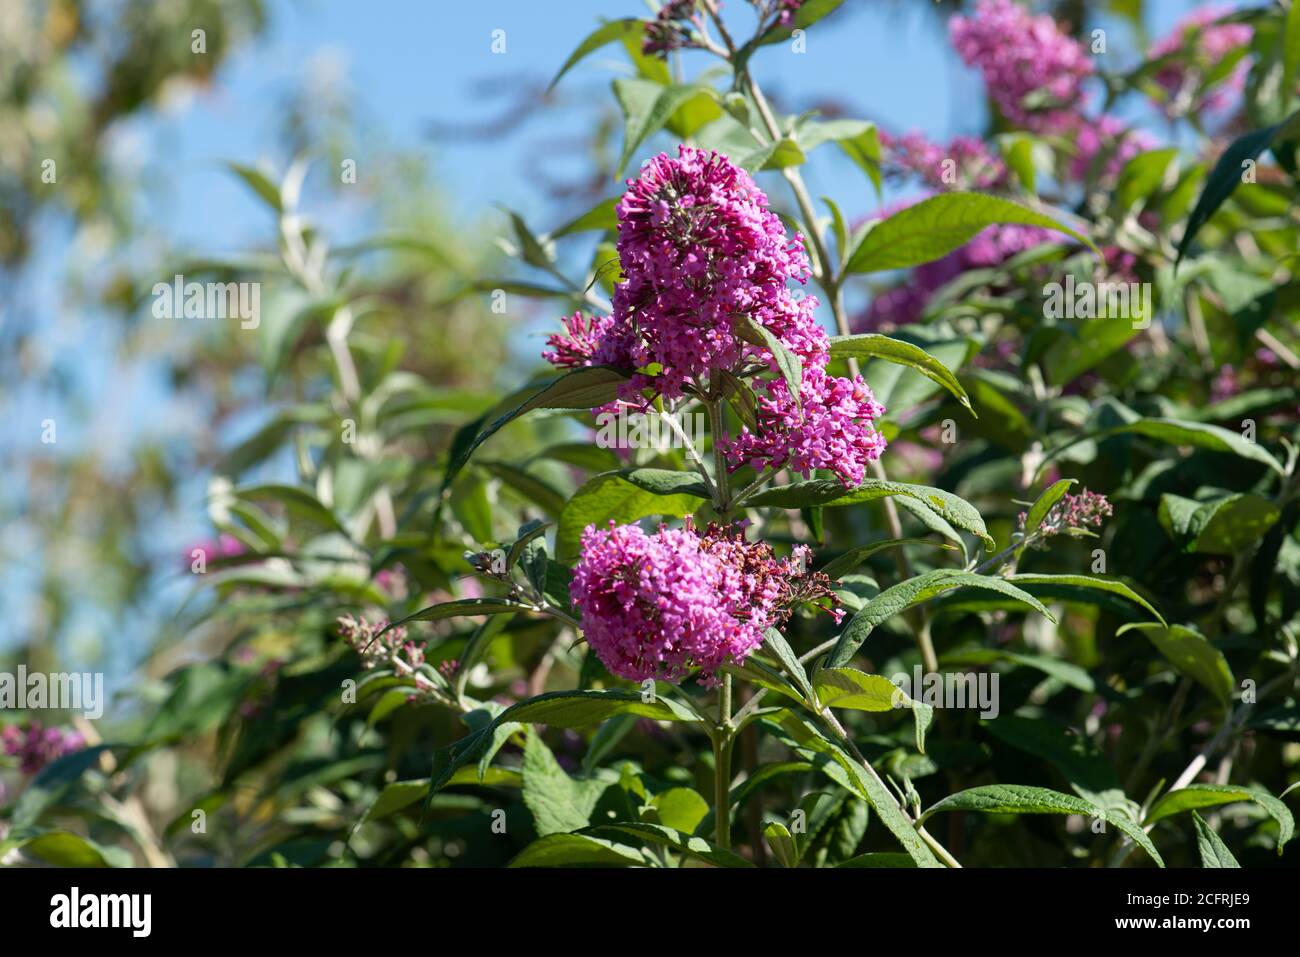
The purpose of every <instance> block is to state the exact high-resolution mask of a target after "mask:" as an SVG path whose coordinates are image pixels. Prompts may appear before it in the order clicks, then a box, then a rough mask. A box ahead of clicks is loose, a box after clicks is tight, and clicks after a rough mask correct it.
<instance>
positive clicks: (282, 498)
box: [230, 483, 347, 535]
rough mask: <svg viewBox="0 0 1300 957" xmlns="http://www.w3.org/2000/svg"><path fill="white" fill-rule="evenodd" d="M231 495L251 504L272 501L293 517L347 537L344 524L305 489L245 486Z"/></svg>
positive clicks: (263, 485) (265, 485) (267, 484)
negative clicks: (266, 500)
mask: <svg viewBox="0 0 1300 957" xmlns="http://www.w3.org/2000/svg"><path fill="white" fill-rule="evenodd" d="M230 494H231V495H232V496H233V497H235V498H238V499H243V500H245V501H250V502H251V501H255V500H258V499H271V500H273V501H276V502H279V503H280V504H281V505H283V506H284V508H285V511H287V512H288V513H289V514H291V515H295V516H297V517H299V518H303V519H306V520H307V521H310V522H313V523H314V524H316V525H321V526H323V527H325V528H329V529H332V530H334V531H336V532H341V533H343V534H344V535H347V529H346V528H344V527H343V524H342V523H341V522H340V521H339V520H338V519H337V518H336V517H335V516H334V513H333V512H331V511H330V510H329V509H328V508H326V507H325V506H324V505H322V504H321V502H320V500H319V499H318V498H316V496H315V495H312V494H311V493H310V492H308V491H306V490H305V489H301V488H298V487H297V486H296V485H278V484H274V483H266V484H262V485H245V486H244V487H242V488H237V489H235V490H234V491H233V492H231V493H230Z"/></svg>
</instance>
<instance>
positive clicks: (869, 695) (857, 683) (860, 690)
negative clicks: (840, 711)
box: [813, 668, 908, 711]
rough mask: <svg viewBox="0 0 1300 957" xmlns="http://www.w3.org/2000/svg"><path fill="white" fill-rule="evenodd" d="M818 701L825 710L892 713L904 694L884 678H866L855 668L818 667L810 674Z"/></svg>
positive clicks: (878, 676)
mask: <svg viewBox="0 0 1300 957" xmlns="http://www.w3.org/2000/svg"><path fill="white" fill-rule="evenodd" d="M813 686H814V688H816V690H817V700H818V701H820V702H821V703H822V705H824V706H825V707H828V708H849V709H852V710H854V711H893V710H894V709H895V708H899V707H902V706H903V705H904V703H905V702H907V700H908V698H907V695H906V694H904V693H903V690H902V689H901V688H899V687H898V686H897V685H896V684H894V683H893V682H892V681H890V680H889V679H888V678H886V677H885V676H884V675H869V674H867V673H866V672H864V671H858V670H857V669H856V668H821V669H818V670H817V671H816V672H815V673H814V674H813Z"/></svg>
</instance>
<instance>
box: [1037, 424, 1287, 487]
mask: <svg viewBox="0 0 1300 957" xmlns="http://www.w3.org/2000/svg"><path fill="white" fill-rule="evenodd" d="M1115 435H1141V436H1143V437H1145V438H1148V439H1155V440H1156V441H1158V442H1164V443H1166V444H1168V445H1174V446H1180V445H1188V446H1191V447H1193V448H1198V449H1206V450H1207V451H1210V452H1223V453H1225V454H1228V455H1237V456H1240V457H1241V458H1244V459H1250V460H1251V461H1254V462H1262V463H1263V464H1264V465H1267V466H1268V467H1269V468H1271V469H1272V470H1273V471H1274V472H1277V473H1278V474H1279V475H1281V474H1283V473H1284V471H1285V470H1284V469H1283V468H1282V466H1281V464H1280V463H1279V462H1278V461H1277V459H1275V458H1273V456H1272V455H1270V454H1269V453H1268V451H1267V450H1266V449H1265V448H1264V447H1263V446H1261V445H1258V444H1256V443H1255V442H1251V441H1248V440H1247V439H1245V438H1243V437H1242V436H1241V435H1240V434H1238V433H1236V432H1232V431H1230V430H1228V429H1221V428H1219V427H1218V426H1217V425H1207V424H1205V423H1204V422H1188V421H1183V420H1179V419H1163V418H1144V419H1135V420H1134V421H1132V422H1126V423H1124V424H1122V425H1117V426H1114V427H1112V428H1108V429H1101V430H1099V431H1095V432H1089V433H1086V434H1084V435H1081V436H1080V437H1079V438H1077V439H1074V440H1072V441H1070V442H1067V443H1066V444H1065V445H1062V446H1060V447H1058V448H1056V449H1053V450H1052V451H1051V453H1049V454H1048V455H1047V457H1046V459H1045V460H1044V463H1046V462H1048V461H1051V460H1052V459H1054V458H1056V457H1057V456H1058V455H1060V454H1061V453H1062V452H1064V451H1065V450H1066V449H1068V448H1071V447H1072V446H1075V445H1077V444H1078V443H1080V442H1086V441H1094V442H1096V441H1100V440H1102V439H1108V438H1110V437H1111V436H1115Z"/></svg>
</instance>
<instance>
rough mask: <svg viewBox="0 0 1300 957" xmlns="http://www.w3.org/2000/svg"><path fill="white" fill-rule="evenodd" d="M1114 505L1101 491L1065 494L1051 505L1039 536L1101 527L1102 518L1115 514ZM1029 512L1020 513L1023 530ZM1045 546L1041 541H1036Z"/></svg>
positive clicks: (1047, 536)
mask: <svg viewBox="0 0 1300 957" xmlns="http://www.w3.org/2000/svg"><path fill="white" fill-rule="evenodd" d="M1114 511H1115V509H1114V506H1113V505H1111V503H1110V500H1109V499H1107V498H1106V496H1105V495H1102V494H1101V493H1100V492H1089V491H1088V490H1087V489H1086V488H1085V489H1084V490H1083V491H1082V492H1080V493H1079V494H1078V495H1065V496H1063V497H1062V498H1061V500H1060V501H1059V502H1057V503H1056V504H1055V505H1053V506H1052V507H1051V509H1050V510H1049V511H1048V513H1047V516H1046V517H1045V518H1044V519H1043V523H1042V525H1040V526H1039V528H1038V538H1039V539H1044V538H1050V537H1051V536H1053V535H1056V534H1059V533H1060V532H1063V531H1066V530H1067V529H1076V528H1081V529H1087V528H1089V527H1091V528H1100V527H1101V525H1102V520H1103V519H1106V518H1109V517H1110V516H1111V515H1112V514H1114ZM1027 518H1028V513H1026V512H1021V513H1020V528H1021V530H1022V531H1023V530H1024V527H1025V521H1026V519H1027ZM1036 544H1037V545H1038V546H1039V547H1043V546H1042V544H1041V541H1040V542H1037V543H1036Z"/></svg>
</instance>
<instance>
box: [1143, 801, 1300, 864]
mask: <svg viewBox="0 0 1300 957" xmlns="http://www.w3.org/2000/svg"><path fill="white" fill-rule="evenodd" d="M1238 801H1251V802H1253V803H1255V804H1258V805H1259V806H1260V807H1261V808H1263V809H1264V810H1265V811H1267V812H1268V815H1269V816H1270V817H1271V818H1273V820H1275V821H1277V829H1278V834H1277V852H1278V854H1281V853H1282V849H1283V848H1284V847H1285V846H1286V843H1287V841H1289V840H1291V838H1292V836H1293V835H1294V834H1295V818H1294V817H1292V815H1291V809H1290V808H1288V807H1287V806H1286V805H1285V804H1283V803H1282V802H1281V801H1280V800H1278V799H1277V798H1275V797H1274V796H1273V795H1271V794H1269V793H1268V792H1267V791H1265V790H1264V789H1263V788H1256V787H1246V786H1242V785H1235V784H1189V785H1188V786H1187V787H1185V788H1179V789H1178V790H1177V791H1170V792H1169V793H1167V794H1165V795H1164V796H1163V797H1161V798H1160V800H1158V801H1156V803H1155V804H1154V805H1152V807H1151V810H1150V811H1149V812H1147V817H1146V822H1145V823H1146V824H1147V826H1150V825H1152V824H1155V823H1156V822H1158V821H1163V820H1164V819H1165V818H1167V817H1172V816H1173V815H1175V814H1181V813H1182V812H1183V811H1194V810H1196V809H1197V808H1203V807H1215V806H1217V805H1220V804H1234V803H1236V802H1238Z"/></svg>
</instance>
